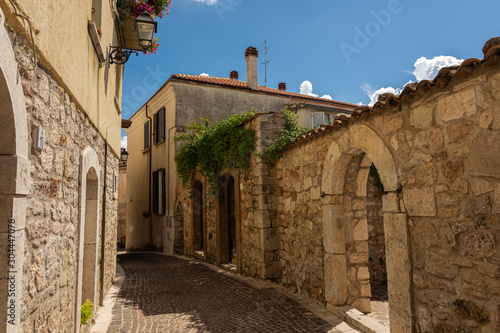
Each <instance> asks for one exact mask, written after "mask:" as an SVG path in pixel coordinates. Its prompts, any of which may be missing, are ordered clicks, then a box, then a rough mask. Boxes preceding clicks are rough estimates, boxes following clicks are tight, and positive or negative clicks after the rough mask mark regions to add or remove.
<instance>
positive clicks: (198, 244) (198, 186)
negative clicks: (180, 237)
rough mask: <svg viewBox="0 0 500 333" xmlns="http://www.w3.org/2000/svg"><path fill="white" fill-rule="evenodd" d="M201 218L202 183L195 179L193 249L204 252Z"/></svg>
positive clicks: (203, 229)
mask: <svg viewBox="0 0 500 333" xmlns="http://www.w3.org/2000/svg"><path fill="white" fill-rule="evenodd" d="M203 220H204V218H203V184H202V183H201V181H199V180H197V181H195V182H194V185H193V228H192V229H193V238H192V239H193V250H194V251H201V252H204V250H205V228H204V221H203Z"/></svg>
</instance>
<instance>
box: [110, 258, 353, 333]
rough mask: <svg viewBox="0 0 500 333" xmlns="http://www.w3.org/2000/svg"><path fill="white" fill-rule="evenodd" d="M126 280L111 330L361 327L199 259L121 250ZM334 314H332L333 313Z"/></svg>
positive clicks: (347, 329) (346, 329)
mask: <svg viewBox="0 0 500 333" xmlns="http://www.w3.org/2000/svg"><path fill="white" fill-rule="evenodd" d="M118 262H119V263H120V265H121V266H122V267H123V269H124V273H125V280H124V282H123V285H122V288H121V290H120V292H119V294H118V298H117V299H116V303H115V305H114V307H113V313H112V320H111V324H110V326H109V329H108V332H110V333H114V332H140V333H146V332H183V333H184V332H266V333H269V332H318V333H319V332H357V331H356V330H354V329H352V328H351V327H349V326H348V325H347V324H346V323H343V322H342V321H340V320H339V319H338V318H336V317H334V320H328V321H326V320H324V319H321V318H319V317H318V316H316V315H315V314H313V313H312V312H311V311H310V310H309V309H307V308H305V307H304V306H302V305H300V304H299V303H298V302H296V301H295V300H292V299H291V298H288V297H286V296H284V295H283V294H281V293H280V292H278V291H277V290H275V289H274V288H269V287H261V288H259V287H258V286H256V287H254V286H252V285H251V284H248V283H246V282H244V281H241V279H240V278H235V277H232V276H231V275H229V274H227V273H225V272H217V271H214V270H212V269H210V268H209V267H207V266H206V265H204V264H201V263H199V262H197V261H192V260H185V259H181V258H177V257H170V256H163V255H159V254H151V253H145V254H122V255H119V256H118ZM332 316H333V315H330V317H329V318H331V317H332Z"/></svg>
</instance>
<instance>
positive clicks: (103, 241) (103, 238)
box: [99, 139, 108, 306]
mask: <svg viewBox="0 0 500 333" xmlns="http://www.w3.org/2000/svg"><path fill="white" fill-rule="evenodd" d="M107 175H108V140H107V139H105V140H104V177H103V178H104V180H103V182H104V192H103V194H102V221H101V293H100V295H99V304H100V305H101V306H102V305H103V303H104V258H105V257H104V255H105V253H106V251H104V248H105V245H106V191H107V188H108V184H107Z"/></svg>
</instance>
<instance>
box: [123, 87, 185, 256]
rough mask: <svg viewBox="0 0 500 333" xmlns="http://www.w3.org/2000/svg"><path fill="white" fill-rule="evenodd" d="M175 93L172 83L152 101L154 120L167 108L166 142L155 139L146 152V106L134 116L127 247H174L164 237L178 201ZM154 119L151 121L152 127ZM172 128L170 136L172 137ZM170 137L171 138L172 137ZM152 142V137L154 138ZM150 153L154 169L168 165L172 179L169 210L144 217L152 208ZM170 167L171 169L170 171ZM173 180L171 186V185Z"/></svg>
mask: <svg viewBox="0 0 500 333" xmlns="http://www.w3.org/2000/svg"><path fill="white" fill-rule="evenodd" d="M175 104H176V102H175V96H174V94H173V91H172V88H171V87H170V86H168V87H167V88H165V89H163V90H162V91H161V92H160V93H158V94H157V95H155V96H154V97H153V98H152V99H151V100H150V101H149V102H148V103H147V109H148V116H149V117H150V118H151V119H153V115H154V114H155V113H156V112H158V110H160V109H161V108H162V107H165V127H166V130H165V141H164V142H162V143H159V144H156V145H155V144H154V143H153V142H151V144H150V146H151V148H150V150H148V151H147V152H144V151H143V148H144V123H145V122H146V121H147V120H148V118H147V117H146V105H145V106H143V107H142V108H141V109H139V111H138V112H137V113H136V114H135V115H134V116H132V117H131V118H130V120H132V125H131V126H130V128H128V129H127V130H126V132H127V138H128V140H127V142H128V143H127V150H128V152H129V154H130V155H129V159H128V161H127V174H128V179H127V199H128V200H129V201H128V203H127V210H128V214H127V249H135V248H140V247H144V246H146V245H148V244H149V245H152V246H155V247H157V248H163V249H164V250H166V247H169V248H170V247H171V246H172V244H164V239H168V235H167V234H166V233H167V232H170V233H171V236H170V237H172V238H173V234H172V231H171V230H170V229H171V228H172V227H170V226H168V217H169V216H170V217H171V216H173V215H174V204H175V201H174V200H175V198H174V195H175V161H174V153H175V152H174V149H175V145H174V144H172V143H171V139H172V137H173V136H174V135H175V129H171V128H172V126H174V124H175ZM152 127H153V122H151V124H150V129H151V130H152ZM169 129H171V130H170V136H169ZM169 137H170V140H169ZM151 141H152V139H151ZM169 145H170V163H168V159H167V156H168V146H169ZM149 154H152V157H151V162H152V163H151V166H152V167H151V172H153V171H156V170H157V169H160V168H165V172H166V173H167V175H169V178H167V179H166V180H165V186H166V187H167V192H166V194H165V195H166V197H167V198H166V199H168V202H167V200H165V202H166V213H165V215H156V214H152V213H151V215H150V217H148V218H145V217H143V214H142V213H143V212H147V211H148V190H149V186H148V165H149ZM168 168H170V172H169V170H168ZM168 182H170V185H171V186H168ZM172 249H173V248H172Z"/></svg>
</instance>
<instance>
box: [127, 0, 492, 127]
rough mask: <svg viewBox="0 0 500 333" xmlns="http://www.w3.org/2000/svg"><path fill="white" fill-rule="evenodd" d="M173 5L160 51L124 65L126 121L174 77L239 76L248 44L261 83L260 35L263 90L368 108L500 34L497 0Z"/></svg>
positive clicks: (201, 1)
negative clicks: (255, 53) (282, 88)
mask: <svg viewBox="0 0 500 333" xmlns="http://www.w3.org/2000/svg"><path fill="white" fill-rule="evenodd" d="M172 5H173V7H172V8H171V9H170V14H169V15H168V16H166V17H164V18H163V19H160V20H159V25H158V34H157V37H159V38H160V45H161V47H160V48H159V51H158V52H157V53H156V54H153V55H150V56H148V55H143V54H140V55H139V56H138V57H135V56H132V57H131V58H130V60H129V61H128V62H127V64H126V65H125V75H124V80H123V117H124V118H126V119H128V118H129V117H130V116H132V114H133V113H134V112H135V111H136V110H137V109H138V108H139V107H140V106H142V105H143V104H144V103H145V102H146V101H147V100H148V99H149V97H151V96H152V95H153V94H154V93H155V91H156V90H157V89H158V88H159V87H161V85H162V84H163V83H164V82H165V81H166V80H167V79H168V78H169V77H170V75H172V74H175V73H183V74H201V73H207V74H209V75H210V76H222V77H228V76H229V72H230V71H232V70H237V71H239V72H240V80H246V62H245V58H244V52H245V49H246V48H247V47H248V46H254V47H257V48H258V49H259V54H260V56H259V84H260V85H264V65H261V64H260V63H262V62H263V61H264V47H263V46H261V45H262V43H263V42H264V40H267V42H268V47H270V50H269V54H268V55H269V57H270V58H271V61H270V63H269V67H268V75H267V78H268V82H267V85H268V86H270V87H273V88H277V87H278V83H279V82H286V84H287V90H289V91H293V92H302V93H306V94H311V93H312V94H316V95H319V96H320V97H321V96H324V95H329V96H331V97H332V98H333V99H335V100H341V101H346V102H351V103H359V102H361V103H363V104H369V103H370V102H371V99H370V98H372V101H373V100H374V99H375V98H376V96H375V95H376V94H375V92H376V91H379V92H382V91H391V92H396V93H397V89H401V88H403V86H404V85H405V84H406V83H407V82H409V81H415V80H417V79H424V78H430V79H432V76H433V75H435V73H436V70H437V69H438V68H439V67H440V66H444V65H454V64H458V63H460V60H461V59H467V58H473V57H476V58H482V57H483V54H482V52H481V49H482V47H483V45H484V43H485V42H486V41H487V40H488V39H489V38H490V37H494V36H498V35H500V20H498V13H500V1H497V0H496V1H494V0H488V1H480V0H479V1H475V2H473V1H463V0H455V1H448V0H447V1H443V0H432V1H431V0H399V1H398V0H383V1H369V0H321V1H320V0H310V1H307V2H306V1H298V0H288V1H279V0H272V1H269V0H254V1H249V0H172ZM439 56H443V57H439ZM422 57H425V58H422ZM435 57H438V58H435ZM418 59H420V60H418ZM417 60H418V63H417V67H415V64H416V62H417ZM415 74H417V75H415ZM304 81H309V82H310V84H309V83H307V82H306V83H304ZM301 85H302V90H301ZM311 87H312V91H311ZM241 111H244V110H241ZM123 134H124V133H123Z"/></svg>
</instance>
